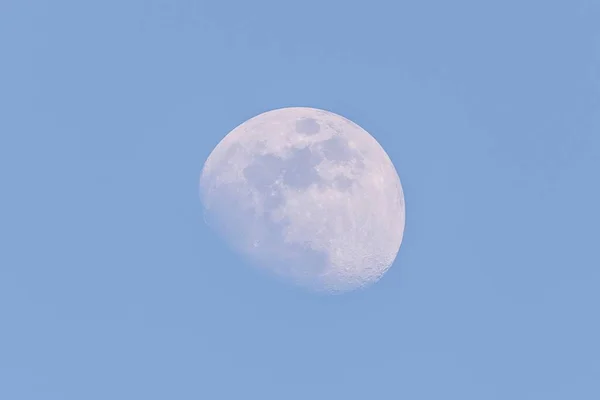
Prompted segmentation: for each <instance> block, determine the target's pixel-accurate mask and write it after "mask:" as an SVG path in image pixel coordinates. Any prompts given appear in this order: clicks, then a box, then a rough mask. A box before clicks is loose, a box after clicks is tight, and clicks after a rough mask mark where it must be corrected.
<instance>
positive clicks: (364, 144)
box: [200, 107, 405, 292]
mask: <svg viewBox="0 0 600 400" xmlns="http://www.w3.org/2000/svg"><path fill="white" fill-rule="evenodd" d="M200 194H201V198H202V201H203V204H204V208H205V219H206V221H207V222H208V224H209V225H211V226H212V227H214V228H215V229H217V231H218V232H219V233H220V234H222V236H223V237H224V238H225V239H226V240H227V241H228V242H229V243H230V244H231V245H232V246H233V247H234V248H235V249H236V250H237V251H239V252H240V253H241V254H243V255H245V256H247V257H248V258H249V259H250V260H251V261H252V262H253V264H255V265H256V266H258V267H260V268H261V269H264V270H266V271H269V272H271V273H274V274H275V275H277V276H279V277H282V278H285V279H287V280H289V281H291V282H293V283H296V284H299V285H302V286H305V287H307V288H310V289H313V290H317V291H325V292H343V291H348V290H352V289H356V288H359V287H363V286H366V285H369V284H371V283H373V282H376V281H377V280H379V278H380V277H381V276H382V275H383V274H384V273H385V272H386V271H387V270H388V268H389V267H390V266H391V265H392V263H393V261H394V259H395V258H396V255H397V254H398V250H399V248H400V244H401V242H402V235H403V232H404V219H405V217H404V215H405V209H404V194H403V191H402V185H401V184H400V179H399V177H398V174H397V172H396V169H395V168H394V165H393V164H392V161H391V160H390V158H389V157H388V155H387V154H386V152H385V151H384V150H383V148H382V147H381V146H380V145H379V143H378V142H377V141H376V140H375V138H373V137H372V136H371V135H370V134H369V133H368V132H366V131H365V130H364V129H362V128H361V127H360V126H358V125H356V124H355V123H353V122H352V121H350V120H348V119H346V118H344V117H342V116H340V115H337V114H334V113H332V112H329V111H324V110H319V109H314V108H307V107H292V108H282V109H278V110H273V111H268V112H265V113H263V114H260V115H258V116H256V117H254V118H251V119H249V120H248V121H246V122H244V123H242V124H241V125H239V126H238V127H236V128H235V129H234V130H232V131H231V132H230V133H229V134H228V135H227V136H225V138H224V139H223V140H222V141H221V142H220V143H219V144H218V145H217V147H216V148H215V149H214V150H213V152H212V153H211V154H210V156H209V157H208V159H207V160H206V163H205V164H204V168H203V170H202V175H201V178H200Z"/></svg>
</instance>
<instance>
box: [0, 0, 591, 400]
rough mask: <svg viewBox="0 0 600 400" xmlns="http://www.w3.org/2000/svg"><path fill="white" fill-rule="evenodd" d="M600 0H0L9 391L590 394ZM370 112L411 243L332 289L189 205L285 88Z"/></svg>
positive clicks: (0, 334)
mask: <svg viewBox="0 0 600 400" xmlns="http://www.w3.org/2000/svg"><path fill="white" fill-rule="evenodd" d="M599 20H600V5H599V4H598V2H594V1H591V0H588V1H583V0H581V1H579V0H570V1H541V0H539V1H502V2H500V1H498V2H480V1H473V0H471V1H467V0H457V1H454V2H446V1H433V0H430V1H419V2H416V1H414V2H405V1H395V2H392V1H388V2H382V1H377V0H373V1H368V2H352V1H326V0H320V1H316V0H306V1H302V2H284V1H274V0H271V1H265V0H257V1H233V2H225V1H222V2H217V1H213V2H201V1H193V0H169V1H167V0H145V1H142V0H119V1H117V0H105V1H96V2H90V1H87V2H85V1H75V0H71V1H67V0H56V1H52V2H50V1H32V0H18V1H17V0H2V1H1V2H0V51H1V53H0V54H1V57H0V182H1V185H2V196H1V198H0V205H1V207H0V240H1V241H0V243H1V245H0V321H1V324H0V398H2V399H11V400H21V399H23V400H30V399H44V400H54V399H61V400H64V399H74V400H75V399H77V400H79V399H90V400H94V399H102V400H104V399H107V398H110V399H131V398H143V399H149V400H152V399H166V398H173V399H261V400H268V399H282V398H283V399H291V400H295V399H307V398H310V399H365V398H374V399H403V398H406V399H414V400H417V399H424V400H428V399H460V400H468V399H477V400H480V399H507V398H510V399H546V400H554V399H578V400H588V399H590V400H591V399H594V400H595V399H598V398H600V380H599V379H598V377H599V376H600V341H599V340H598V338H599V337H600V320H599V319H598V305H599V304H600V291H599V290H598V288H599V287H600V268H599V267H600V256H599V254H598V238H599V237H600V236H599V233H598V232H599V231H598V226H599V224H600V212H599V211H598V204H600V186H598V171H600V134H599V132H600V24H598V23H597V22H598V21H599ZM285 106H311V107H319V108H325V109H328V110H331V111H334V112H336V113H338V114H342V115H344V116H346V117H348V118H350V119H352V120H354V121H355V122H357V123H358V124H360V125H361V126H363V127H364V128H365V129H367V130H368V131H369V132H370V133H371V134H373V136H375V137H376V138H377V140H378V141H379V142H380V143H381V144H382V146H383V147H384V148H385V149H386V150H387V152H388V154H389V155H390V157H391V158H392V160H393V161H394V164H395V166H396V169H397V170H398V172H399V174H400V177H401V180H402V183H403V186H404V191H405V196H406V205H407V223H406V230H405V237H404V242H403V244H402V248H401V250H400V253H399V255H398V258H397V260H396V262H395V264H394V265H393V266H392V268H391V269H390V270H389V271H388V273H387V274H386V275H385V276H384V278H383V279H382V280H381V281H380V282H379V283H377V284H376V285H374V286H372V287H370V288H369V289H368V290H364V291H359V292H355V293H350V294H346V295H343V296H332V297H327V296H318V295H313V294H310V293H307V292H304V291H302V290H298V289H294V288H292V287H289V286H285V285H282V284H281V283H280V282H277V281H275V280H271V279H269V278H268V277H265V276H261V275H259V274H257V273H255V271H254V270H252V269H251V268H249V267H248V265H246V263H245V261H244V260H243V259H241V258H239V257H238V256H237V255H236V254H234V253H232V252H231V251H230V250H229V249H228V248H227V247H226V246H225V245H224V244H223V243H222V242H221V241H220V240H219V239H218V238H216V237H215V236H214V235H213V233H212V232H211V231H210V230H209V228H207V227H206V226H205V225H204V223H203V221H202V208H201V204H200V202H199V199H198V178H199V174H200V171H201V168H202V165H203V163H204V160H205V159H206V157H207V156H208V154H209V153H210V151H211V150H212V149H213V147H214V146H215V145H216V144H217V143H218V141H219V140H220V139H221V138H222V137H223V136H224V135H225V134H226V133H227V132H229V131H230V130H231V129H232V128H234V127H235V126H236V125H237V124H239V123H241V122H242V121H244V120H246V119H248V118H250V117H252V116H254V115H256V114H258V113H260V112H263V111H267V110H269V109H273V108H279V107H285Z"/></svg>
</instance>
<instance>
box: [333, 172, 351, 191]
mask: <svg viewBox="0 0 600 400" xmlns="http://www.w3.org/2000/svg"><path fill="white" fill-rule="evenodd" d="M352 183H353V181H352V179H350V178H348V177H346V176H344V175H338V176H336V177H335V178H334V180H333V188H334V189H336V190H339V191H342V192H346V191H348V190H350V189H352Z"/></svg>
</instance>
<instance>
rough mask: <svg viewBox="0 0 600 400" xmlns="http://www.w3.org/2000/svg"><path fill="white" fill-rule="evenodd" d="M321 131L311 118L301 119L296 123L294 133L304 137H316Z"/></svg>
mask: <svg viewBox="0 0 600 400" xmlns="http://www.w3.org/2000/svg"><path fill="white" fill-rule="evenodd" d="M320 131H321V126H320V125H319V123H318V122H317V121H315V120H314V119H312V118H302V119H299V120H298V121H296V132H298V133H302V134H304V135H316V134H317V133H319V132H320Z"/></svg>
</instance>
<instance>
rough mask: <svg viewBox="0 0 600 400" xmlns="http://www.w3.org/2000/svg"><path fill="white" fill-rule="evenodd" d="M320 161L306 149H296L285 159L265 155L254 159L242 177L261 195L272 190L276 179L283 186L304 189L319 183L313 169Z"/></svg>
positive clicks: (315, 171) (320, 158)
mask: <svg viewBox="0 0 600 400" xmlns="http://www.w3.org/2000/svg"><path fill="white" fill-rule="evenodd" d="M321 161H322V157H320V156H318V155H317V154H315V153H313V152H312V151H311V150H310V149H309V148H308V147H305V148H302V149H297V150H296V151H295V152H294V153H292V155H291V156H290V157H288V158H285V159H284V158H281V157H276V156H274V155H271V154H267V155H263V156H258V157H255V159H254V161H253V162H252V164H250V165H248V166H247V167H246V168H244V177H245V178H246V180H247V182H248V183H249V184H250V185H251V186H253V187H254V188H256V189H257V190H258V191H259V192H260V193H263V194H264V193H266V192H267V191H269V190H270V189H273V187H274V186H276V183H275V182H276V181H277V180H278V179H281V182H282V184H283V185H285V186H289V187H292V188H295V189H306V188H307V187H309V186H310V185H312V184H317V183H319V182H320V181H321V177H320V176H319V174H318V173H317V170H316V169H315V167H316V166H317V165H319V163H320V162H321Z"/></svg>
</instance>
